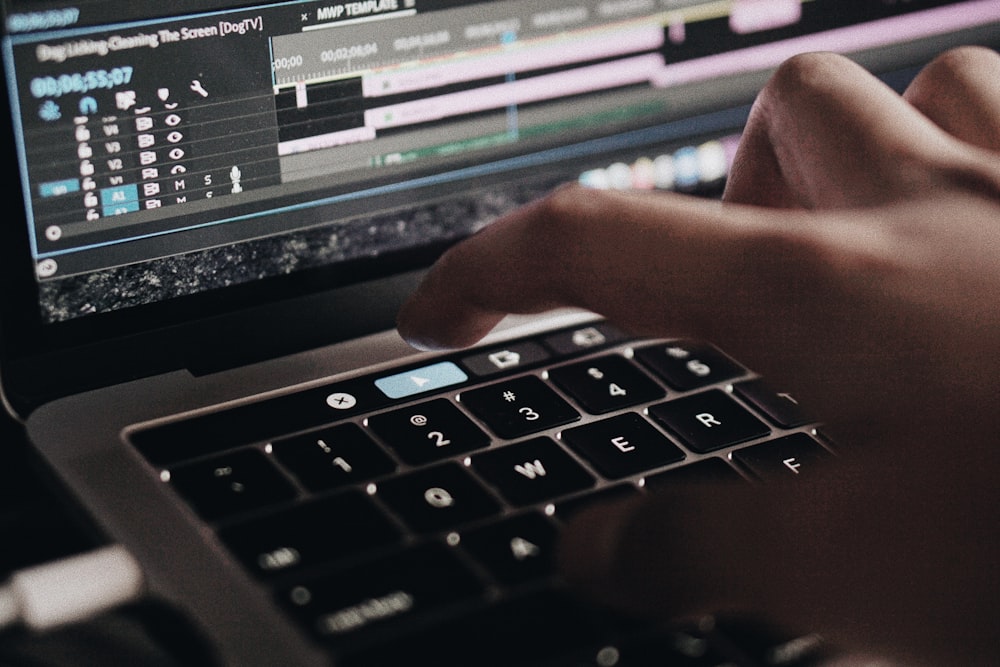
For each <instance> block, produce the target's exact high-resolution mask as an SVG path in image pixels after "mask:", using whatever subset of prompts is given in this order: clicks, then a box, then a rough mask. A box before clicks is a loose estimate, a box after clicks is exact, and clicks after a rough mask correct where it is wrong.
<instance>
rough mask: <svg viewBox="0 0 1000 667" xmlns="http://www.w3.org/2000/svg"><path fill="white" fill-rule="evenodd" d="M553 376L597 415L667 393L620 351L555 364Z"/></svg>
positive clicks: (555, 381)
mask: <svg viewBox="0 0 1000 667" xmlns="http://www.w3.org/2000/svg"><path fill="white" fill-rule="evenodd" d="M549 377H550V378H551V379H552V381H553V382H554V383H555V384H556V385H557V386H558V387H559V388H560V389H562V390H563V391H565V392H566V393H567V394H569V395H570V396H572V397H573V400H575V401H576V402H577V403H579V404H580V405H581V406H583V409H584V410H586V411H587V412H589V413H591V414H595V415H600V414H605V413H607V412H612V411H614V410H619V409H621V408H627V407H630V406H633V405H638V404H640V403H647V402H649V401H655V400H657V399H659V398H663V396H664V394H665V392H664V391H663V389H661V388H660V386H659V385H658V384H656V383H655V382H653V380H651V379H650V378H649V376H647V375H646V374H645V373H643V372H642V371H641V370H639V369H638V368H637V367H636V366H635V365H633V364H632V363H631V362H630V361H628V360H627V359H625V358H624V357H621V356H618V355H609V356H607V357H600V358H598V359H591V360H589V361H586V362H584V363H582V364H572V365H570V366H563V367H561V368H553V369H552V370H551V371H549Z"/></svg>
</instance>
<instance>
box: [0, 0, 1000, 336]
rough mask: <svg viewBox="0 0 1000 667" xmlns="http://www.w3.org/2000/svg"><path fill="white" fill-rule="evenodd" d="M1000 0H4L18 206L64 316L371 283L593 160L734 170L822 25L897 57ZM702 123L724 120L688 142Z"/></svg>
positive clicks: (713, 175) (822, 41) (611, 181)
mask: <svg viewBox="0 0 1000 667" xmlns="http://www.w3.org/2000/svg"><path fill="white" fill-rule="evenodd" d="M233 4H236V5H240V6H233ZM997 4H998V3H996V2H990V1H983V0H973V1H971V2H969V1H967V2H942V1H936V2H929V1H926V0H912V1H910V2H884V1H882V0H868V1H863V2H862V1H859V2H843V1H842V0H809V1H805V2H800V1H799V0H731V1H704V0H701V1H699V0H560V1H559V2H553V1H552V0H545V1H536V0H502V1H493V2H462V1H460V0H358V1H354V2H330V1H329V0H324V1H319V2H314V1H294V2H274V3H245V2H236V3H234V2H233V1H232V0H230V2H229V3H223V2H218V1H215V0H213V1H208V2H194V1H187V2H173V3H157V2H150V1H142V2H134V1H130V2H122V1H121V0H82V1H80V2H76V3H72V2H68V3H58V2H56V3H50V2H46V3H39V2H37V1H35V0H31V1H29V0H3V7H4V26H5V33H4V37H3V43H2V46H3V59H4V60H3V62H4V68H5V74H6V79H7V88H8V95H9V102H10V115H11V120H12V123H11V125H12V130H13V134H12V138H13V148H14V152H15V153H16V160H17V167H18V172H19V175H20V197H18V198H17V199H18V200H19V201H14V202H8V203H9V205H10V206H11V207H12V208H14V209H21V208H22V204H23V216H18V217H11V218H8V221H7V223H5V224H7V225H16V226H19V227H21V231H20V236H21V238H22V239H23V238H25V237H26V240H27V247H26V249H25V253H30V261H31V266H32V270H33V276H32V288H33V295H32V301H33V302H34V303H33V310H34V312H33V313H32V316H34V317H37V319H38V323H39V324H40V326H42V327H43V328H44V327H46V326H49V325H58V324H59V323H63V322H68V321H73V320H80V319H85V318H100V317H101V316H104V315H106V314H109V313H116V312H122V311H128V310H130V309H136V308H140V309H143V308H144V309H146V310H148V309H149V308H151V307H155V306H156V305H157V304H165V303H170V302H177V301H183V300H185V299H186V298H189V297H193V296H196V295H204V294H211V293H218V292H219V291H220V290H231V289H233V288H235V287H239V286H243V287H245V288H246V287H249V286H254V285H258V286H259V285H272V286H273V285H285V284H287V285H289V286H291V287H289V288H290V289H291V288H293V287H294V289H302V288H303V287H302V285H303V284H304V283H303V282H302V281H301V280H300V281H298V282H294V281H287V280H286V281H285V282H282V281H281V279H282V278H288V277H290V276H303V275H307V276H313V277H316V276H320V277H321V278H322V279H321V280H315V281H313V282H312V283H310V284H315V285H319V286H323V287H329V286H335V285H341V284H349V283H351V282H357V281H361V280H365V279H369V278H372V277H379V276H383V275H388V274H391V273H393V272H397V271H401V270H404V269H408V268H412V267H415V266H420V265H423V264H426V263H427V262H428V261H429V260H430V259H432V258H433V257H434V255H435V253H437V252H439V251H440V249H441V248H443V247H444V246H446V245H447V244H448V243H451V242H453V241H455V240H456V239H459V238H461V237H464V236H466V235H468V234H469V233H472V232H474V231H475V230H476V229H477V228H478V227H480V226H482V225H485V224H487V223H488V221H489V220H491V219H492V218H493V217H495V216H496V215H497V214H499V213H501V212H503V211H504V210H508V209H509V208H511V207H513V206H515V205H517V204H519V203H523V202H524V201H527V200H528V199H530V198H532V197H535V196H538V195H539V194H541V193H542V192H544V191H546V190H547V189H548V188H550V187H552V186H553V185H555V184H556V183H558V182H560V181H564V180H567V179H570V178H581V179H583V180H584V181H586V182H589V183H591V184H592V185H595V186H600V187H621V186H628V187H664V188H674V189H678V188H679V189H685V188H687V189H692V188H697V186H699V185H704V184H706V183H709V184H710V183H711V182H713V181H717V180H718V179H719V178H720V177H721V176H723V175H724V173H725V168H726V161H727V159H728V156H729V155H731V149H732V146H731V143H726V138H727V135H728V134H732V133H734V132H737V131H738V128H739V125H740V123H741V122H742V120H743V118H744V117H745V113H746V110H747V107H746V105H747V104H748V103H749V101H750V100H751V99H752V96H753V92H754V91H755V90H756V89H757V87H759V85H760V84H761V83H762V81H763V80H764V79H763V78H762V77H763V76H764V74H763V73H764V72H765V71H766V70H767V69H768V68H772V67H774V66H775V65H777V64H778V63H779V62H780V61H781V60H783V59H784V58H786V57H788V56H790V55H792V54H793V53H796V52H801V51H810V50H831V51H841V52H861V51H863V52H866V53H870V54H875V56H873V58H874V59H873V60H871V62H872V63H873V64H876V65H881V66H882V67H883V69H885V68H890V67H891V66H894V65H895V63H894V62H893V58H896V59H897V60H899V59H900V58H902V59H901V60H899V64H904V63H905V62H906V60H905V56H899V55H898V54H899V53H900V52H899V51H898V50H892V49H888V48H886V47H893V46H894V45H896V44H898V43H901V42H907V43H910V42H912V41H913V40H918V41H919V40H929V39H933V38H934V37H935V36H937V35H941V34H944V33H947V32H950V31H954V30H962V29H974V28H975V27H977V26H982V25H985V24H987V23H989V22H990V21H995V20H996V19H997V16H996V15H997V13H998V12H997ZM873 22H877V23H873ZM888 54H896V55H894V56H892V57H889V55H888ZM918 59H919V58H916V57H915V58H914V60H915V61H916V60H918ZM692 119H693V120H692ZM699 135H704V137H703V138H704V139H705V141H709V140H711V139H713V138H714V139H716V140H721V141H716V142H715V143H709V144H706V145H704V146H703V145H702V144H700V143H697V144H696V145H695V148H696V149H697V148H699V147H700V148H701V150H700V151H698V150H695V152H693V153H692V152H691V151H688V152H687V153H683V154H682V153H676V154H675V153H671V152H670V150H669V146H668V148H662V146H664V145H669V143H670V141H681V140H684V141H687V140H689V139H690V138H691V137H698V136H699ZM628 150H631V151H632V153H631V154H630V155H632V157H634V158H635V159H634V160H631V159H627V160H625V161H624V162H622V161H621V160H616V161H613V162H611V161H610V160H611V158H610V157H609V156H613V155H615V152H616V151H619V152H621V151H628ZM664 150H666V151H667V152H666V153H663V152H662V151H664ZM657 151H660V152H657ZM270 293H271V295H272V298H280V296H281V295H282V289H272V290H271V291H270Z"/></svg>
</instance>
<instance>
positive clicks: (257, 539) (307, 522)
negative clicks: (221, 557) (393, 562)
mask: <svg viewBox="0 0 1000 667" xmlns="http://www.w3.org/2000/svg"><path fill="white" fill-rule="evenodd" d="M399 536H400V532H399V529H398V528H396V526H395V524H394V523H393V522H392V521H390V520H389V518H388V517H386V516H385V514H383V513H382V512H381V511H380V510H379V509H378V508H376V507H375V504H374V503H373V502H372V501H371V499H370V498H368V497H367V496H365V495H364V494H362V493H360V492H347V493H343V494H339V495H336V496H333V497H330V498H324V499H322V500H316V501H313V502H310V503H306V504H303V505H298V506H296V507H293V508H291V509H288V510H285V511H282V512H276V513H273V514H268V515H267V516H264V517H260V518H256V519H253V520H251V521H247V522H244V523H239V524H235V525H232V526H227V527H226V528H223V529H222V530H220V531H219V537H220V539H221V540H222V541H223V542H225V543H226V545H227V546H228V547H229V548H230V549H231V550H232V551H233V553H234V554H236V556H237V557H238V558H239V559H240V560H242V561H243V563H244V564H245V565H246V567H247V568H248V569H249V570H250V571H251V572H253V573H254V574H256V575H258V576H262V577H267V576H273V575H276V574H284V573H287V572H292V571H295V570H297V569H299V568H302V567H308V566H312V565H317V564H321V563H330V562H335V561H339V560H343V559H345V558H349V557H353V556H357V555H359V554H362V553H365V552H366V551H368V550H370V549H372V548H374V547H380V546H386V545H389V544H392V543H394V542H396V541H397V540H398V539H399Z"/></svg>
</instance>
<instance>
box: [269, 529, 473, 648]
mask: <svg viewBox="0 0 1000 667" xmlns="http://www.w3.org/2000/svg"><path fill="white" fill-rule="evenodd" d="M481 592H482V585H481V583H480V582H479V580H478V579H477V578H476V577H475V576H474V575H473V574H472V572H470V571H469V569H468V568H467V567H465V565H463V564H462V562H461V561H460V560H459V559H458V558H457V557H456V556H455V554H454V553H453V552H452V551H451V550H450V549H448V548H447V547H444V546H442V545H439V544H428V545H424V546H422V547H417V548H415V549H411V550H409V551H405V552H402V553H399V554H395V555H392V556H388V557H385V558H382V559H379V560H376V561H374V562H369V563H365V564H364V565H359V566H356V567H351V568H348V569H343V570H339V571H336V572H334V573H332V574H328V575H325V576H322V577H319V578H315V579H307V580H304V581H302V582H300V583H298V584H294V585H291V586H289V587H287V588H286V589H284V590H283V591H281V592H280V593H279V600H280V601H281V602H282V603H283V604H284V605H286V606H287V607H288V608H290V609H291V610H292V612H293V614H294V615H295V616H296V617H297V618H298V619H299V620H300V621H301V622H302V623H303V625H304V626H305V627H306V628H307V629H308V630H309V631H311V632H312V633H314V634H315V635H316V636H317V637H319V638H321V639H324V640H327V641H329V642H331V643H333V644H334V645H336V644H338V643H344V642H350V641H352V640H353V641H355V642H356V641H358V640H359V638H360V637H363V636H364V634H365V633H368V632H370V631H373V630H378V629H382V628H385V627H386V626H389V625H392V624H399V623H405V622H407V621H412V620H414V619H416V618H419V617H420V616H422V615H425V614H427V613H428V612H432V611H435V610H438V609H440V608H442V607H445V606H447V605H449V604H453V603H456V602H460V601H463V600H468V599H470V598H474V597H476V596H478V595H479V594H480V593H481Z"/></svg>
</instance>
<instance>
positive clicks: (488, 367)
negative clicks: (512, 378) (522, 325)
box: [462, 341, 552, 377]
mask: <svg viewBox="0 0 1000 667" xmlns="http://www.w3.org/2000/svg"><path fill="white" fill-rule="evenodd" d="M551 356H552V355H551V354H550V353H549V352H548V351H547V350H546V349H545V348H544V347H542V346H541V345H539V344H538V343H536V342H533V341H523V342H519V343H511V344H509V345H507V346H506V347H499V348H494V349H491V350H487V351H485V352H479V353H477V354H473V355H469V356H468V357H464V358H463V359H462V365H463V366H465V367H466V368H467V369H468V370H469V371H470V372H471V373H473V374H474V375H478V376H480V377H484V376H488V375H496V374H497V373H505V372H512V371H515V370H517V369H518V368H526V367H528V366H532V365H535V364H538V363H541V362H543V361H546V360H547V359H549V358H551Z"/></svg>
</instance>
